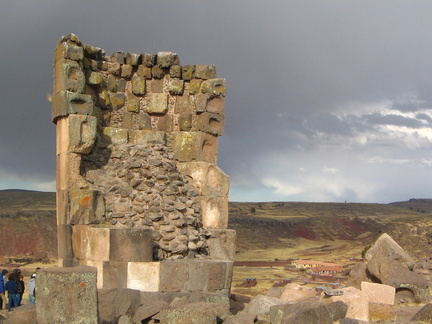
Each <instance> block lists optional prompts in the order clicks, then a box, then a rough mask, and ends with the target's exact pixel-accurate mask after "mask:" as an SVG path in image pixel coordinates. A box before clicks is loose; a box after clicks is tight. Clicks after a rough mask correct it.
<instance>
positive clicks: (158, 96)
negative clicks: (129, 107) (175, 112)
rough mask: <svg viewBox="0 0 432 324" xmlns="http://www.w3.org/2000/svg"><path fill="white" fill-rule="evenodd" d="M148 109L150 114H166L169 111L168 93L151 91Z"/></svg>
mask: <svg viewBox="0 0 432 324" xmlns="http://www.w3.org/2000/svg"><path fill="white" fill-rule="evenodd" d="M146 110H147V112H148V113H149V114H165V113H166V112H167V111H168V95H167V94H166V93H151V94H150V96H149V98H148V99H147V107H146Z"/></svg>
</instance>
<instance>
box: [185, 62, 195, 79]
mask: <svg viewBox="0 0 432 324" xmlns="http://www.w3.org/2000/svg"><path fill="white" fill-rule="evenodd" d="M194 78H195V65H185V66H183V67H182V79H183V80H185V81H190V80H192V79H194Z"/></svg>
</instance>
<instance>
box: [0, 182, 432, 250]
mask: <svg viewBox="0 0 432 324" xmlns="http://www.w3.org/2000/svg"><path fill="white" fill-rule="evenodd" d="M0 228H1V232H2V233H1V235H0V256H12V255H14V256H17V255H19V256H22V255H43V254H44V253H45V254H47V255H48V256H49V257H55V255H56V253H57V235H56V217H55V193H53V192H38V191H26V190H0ZM229 228H231V229H235V230H236V231H237V250H238V251H251V250H256V249H263V250H265V249H269V248H284V247H287V246H289V245H293V244H296V240H298V239H300V238H301V239H307V240H316V241H320V242H321V241H331V242H335V241H339V240H340V241H346V242H352V243H353V244H354V245H355V244H357V245H358V248H359V249H361V248H363V247H364V246H366V245H368V244H371V243H372V242H373V241H374V240H375V239H376V238H377V237H378V236H379V235H380V234H381V233H384V232H387V233H388V234H389V235H391V236H392V237H393V238H394V239H395V240H396V241H397V242H398V243H399V244H400V245H401V246H402V247H403V248H404V249H406V250H407V251H408V252H409V253H410V254H411V255H412V256H414V257H422V256H423V255H424V254H428V255H431V254H432V199H410V200H409V201H405V202H395V203H391V204H362V203H305V202H262V203H247V202H230V203H229Z"/></svg>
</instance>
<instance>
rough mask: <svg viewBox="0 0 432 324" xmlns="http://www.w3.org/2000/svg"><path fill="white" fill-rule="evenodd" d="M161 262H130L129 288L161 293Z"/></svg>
mask: <svg viewBox="0 0 432 324" xmlns="http://www.w3.org/2000/svg"><path fill="white" fill-rule="evenodd" d="M160 272H161V262H129V263H128V274H127V288H130V289H138V290H141V291H154V292H157V291H160Z"/></svg>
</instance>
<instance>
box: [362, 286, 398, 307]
mask: <svg viewBox="0 0 432 324" xmlns="http://www.w3.org/2000/svg"><path fill="white" fill-rule="evenodd" d="M361 291H362V292H364V293H365V294H366V296H367V297H368V299H369V302H371V303H377V304H388V305H394V301H395V293H396V289H395V288H394V287H392V286H388V285H381V284H376V283H371V282H362V283H361Z"/></svg>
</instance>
